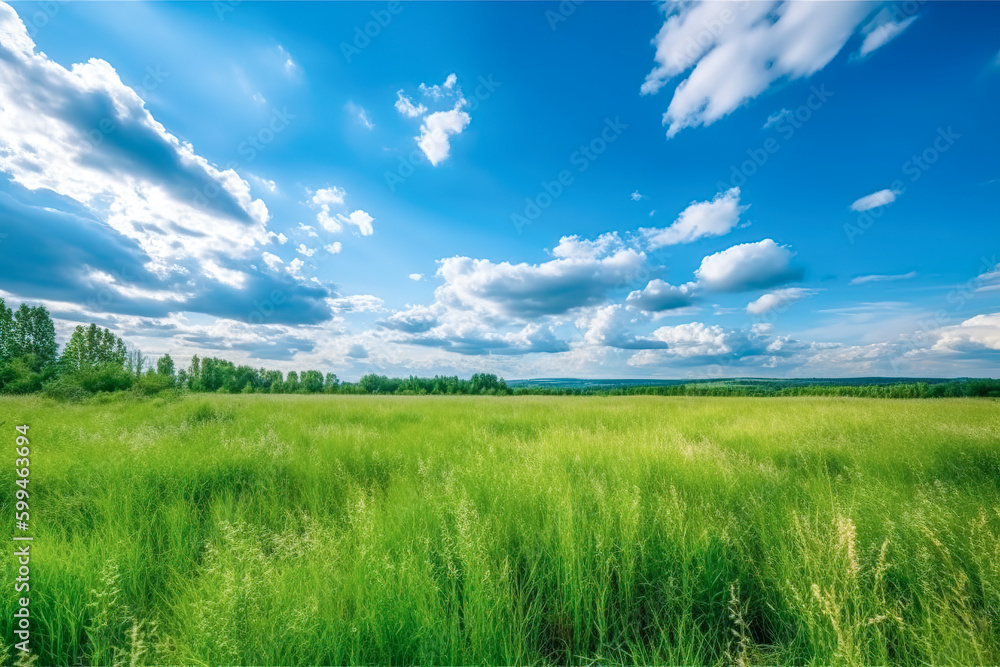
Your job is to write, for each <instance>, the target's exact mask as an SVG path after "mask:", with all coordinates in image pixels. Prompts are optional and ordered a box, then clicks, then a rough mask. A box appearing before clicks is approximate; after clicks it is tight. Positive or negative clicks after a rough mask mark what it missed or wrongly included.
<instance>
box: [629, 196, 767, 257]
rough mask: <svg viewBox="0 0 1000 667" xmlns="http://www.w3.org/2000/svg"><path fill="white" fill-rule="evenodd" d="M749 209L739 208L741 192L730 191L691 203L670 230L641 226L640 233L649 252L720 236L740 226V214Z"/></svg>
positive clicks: (746, 207) (668, 228)
mask: <svg viewBox="0 0 1000 667" xmlns="http://www.w3.org/2000/svg"><path fill="white" fill-rule="evenodd" d="M748 208H749V206H740V189H739V188H730V189H729V190H727V191H726V192H720V193H719V194H717V195H715V197H714V198H713V199H712V200H711V201H702V202H692V203H691V204H690V205H689V206H688V207H687V208H686V209H684V210H683V211H682V212H681V214H680V215H679V216H678V217H677V220H675V221H674V223H673V224H672V225H670V226H669V227H663V228H655V227H644V228H642V229H640V230H639V232H640V233H641V234H642V235H643V236H645V237H646V241H647V242H648V243H649V247H650V249H651V250H655V249H657V248H662V247H663V246H668V245H676V244H678V243H690V242H692V241H696V240H697V239H700V238H703V237H706V236H722V235H723V234H728V233H729V232H730V230H732V228H733V227H735V226H736V225H737V223H739V221H740V214H741V213H743V211H745V210H747V209H748Z"/></svg>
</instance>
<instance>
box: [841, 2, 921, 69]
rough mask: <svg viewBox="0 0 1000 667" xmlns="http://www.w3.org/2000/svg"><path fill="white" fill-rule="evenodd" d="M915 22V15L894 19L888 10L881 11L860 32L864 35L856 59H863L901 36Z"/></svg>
mask: <svg viewBox="0 0 1000 667" xmlns="http://www.w3.org/2000/svg"><path fill="white" fill-rule="evenodd" d="M916 20H917V17H916V16H915V15H914V16H910V17H908V18H900V19H896V18H894V17H893V15H892V12H890V11H889V9H888V8H885V9H882V10H881V11H880V12H879V13H878V14H877V15H876V16H875V18H874V19H873V20H872V21H871V22H870V23H869V24H868V25H866V26H865V27H864V28H863V29H862V30H861V32H862V33H864V35H865V40H864V42H862V43H861V48H860V49H858V52H857V54H856V55H857V57H859V58H864V57H865V56H867V55H868V54H870V53H871V52H873V51H875V50H876V49H878V48H880V47H883V46H885V45H886V44H888V43H889V42H891V41H892V40H894V39H896V38H897V37H899V36H900V35H902V34H903V31H904V30H906V29H907V28H909V27H910V26H911V25H912V24H913V22H914V21H916Z"/></svg>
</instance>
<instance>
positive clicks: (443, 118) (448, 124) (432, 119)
mask: <svg viewBox="0 0 1000 667" xmlns="http://www.w3.org/2000/svg"><path fill="white" fill-rule="evenodd" d="M471 120H472V118H471V117H470V116H469V114H467V113H466V112H464V111H462V110H461V109H460V108H459V107H458V106H456V107H455V108H454V109H451V110H449V111H436V112H434V113H432V114H430V115H429V116H427V117H426V118H424V122H423V125H421V126H420V136H419V137H417V145H418V146H420V150H422V151H423V152H424V155H426V156H427V159H428V160H430V163H431V164H432V165H434V166H435V167H436V166H437V165H439V164H441V163H442V162H444V161H445V160H446V159H448V155H449V154H450V153H451V137H452V135H456V134H461V132H462V130H464V129H465V128H466V127H468V125H469V122H470V121H471Z"/></svg>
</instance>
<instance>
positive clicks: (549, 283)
mask: <svg viewBox="0 0 1000 667" xmlns="http://www.w3.org/2000/svg"><path fill="white" fill-rule="evenodd" d="M602 238H604V237H602ZM594 244H597V246H598V247H597V248H595V247H594ZM602 244H605V245H602ZM553 254H554V255H555V256H556V259H553V260H551V261H548V262H543V263H541V264H527V263H520V264H511V263H509V262H499V263H494V262H491V261H490V260H486V259H472V258H469V257H450V258H448V259H444V260H441V261H440V267H439V268H438V272H437V275H438V276H439V277H441V278H443V279H444V280H445V284H444V285H443V286H441V287H439V288H438V290H437V291H436V294H437V295H438V299H439V300H440V301H444V302H447V303H454V304H462V305H463V306H465V307H470V308H474V309H478V310H482V311H484V312H487V313H490V314H494V315H501V316H508V317H517V318H531V317H536V316H539V315H557V314H562V313H566V312H567V311H569V310H572V309H574V308H580V307H583V306H592V305H596V304H598V303H599V302H601V301H603V300H604V299H605V298H606V295H607V294H608V292H609V291H610V290H611V289H613V288H614V287H616V286H622V287H623V286H625V285H627V284H629V283H630V282H632V281H633V280H634V277H635V276H636V275H639V274H640V273H641V271H642V269H643V267H644V266H645V263H646V257H645V254H643V253H641V252H637V251H635V250H634V249H631V248H624V247H617V246H616V245H615V244H614V242H613V241H612V240H610V239H606V240H605V241H601V240H598V241H596V242H590V241H581V240H580V239H578V238H576V237H565V238H563V239H562V240H561V241H560V243H559V246H557V247H556V249H555V250H554V251H553Z"/></svg>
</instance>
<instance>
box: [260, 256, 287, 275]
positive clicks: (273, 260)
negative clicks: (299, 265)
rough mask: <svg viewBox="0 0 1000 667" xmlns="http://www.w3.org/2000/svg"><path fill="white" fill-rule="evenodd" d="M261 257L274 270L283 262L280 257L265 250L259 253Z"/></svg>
mask: <svg viewBox="0 0 1000 667" xmlns="http://www.w3.org/2000/svg"><path fill="white" fill-rule="evenodd" d="M261 258H262V259H263V260H264V263H265V264H267V267H268V268H269V269H271V270H274V271H277V270H278V267H279V266H281V265H282V264H284V262H283V261H282V260H281V258H280V257H278V256H277V255H275V254H273V253H269V252H265V253H264V254H263V255H261Z"/></svg>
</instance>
